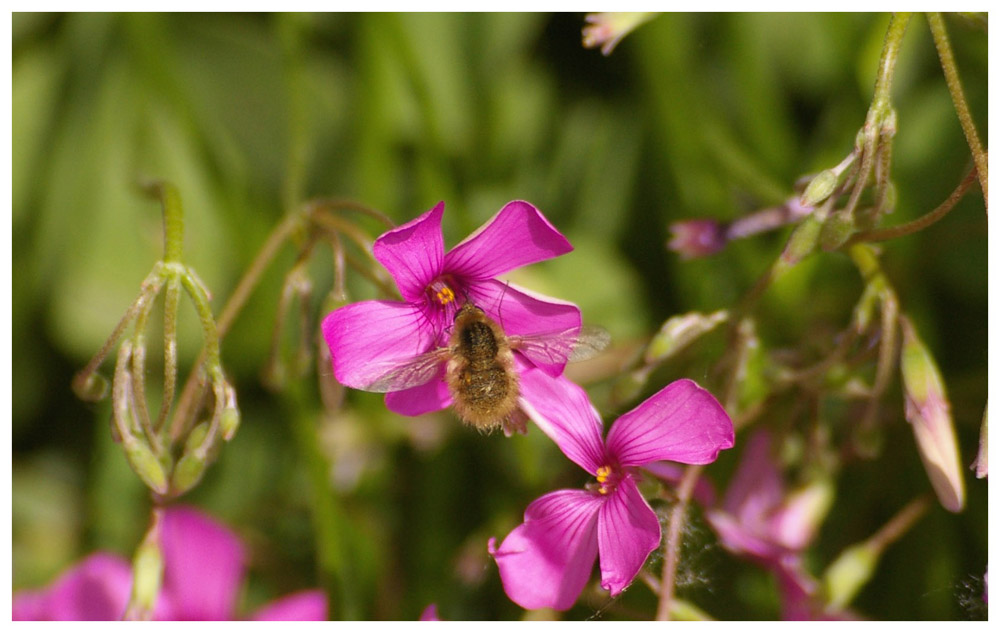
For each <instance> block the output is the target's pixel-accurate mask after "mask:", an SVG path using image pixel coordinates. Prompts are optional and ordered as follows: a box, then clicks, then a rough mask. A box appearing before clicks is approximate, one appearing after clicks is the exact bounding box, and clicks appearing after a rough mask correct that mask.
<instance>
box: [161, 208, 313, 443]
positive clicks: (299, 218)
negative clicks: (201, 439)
mask: <svg viewBox="0 0 1000 633" xmlns="http://www.w3.org/2000/svg"><path fill="white" fill-rule="evenodd" d="M304 222H305V219H304V218H303V215H302V214H299V213H293V214H290V215H288V216H286V217H285V219H284V220H282V221H281V224H279V225H278V226H277V227H275V228H274V230H273V231H271V234H270V235H268V237H267V240H266V241H265V242H264V245H263V246H262V247H261V249H260V252H258V253H257V256H256V257H255V258H254V260H253V262H252V263H251V264H250V268H248V269H247V271H246V272H245V273H244V274H243V277H242V278H241V279H240V282H239V283H238V284H237V285H236V289H235V290H233V294H232V295H230V297H229V300H228V301H226V305H225V307H223V308H222V312H221V313H220V314H219V320H218V321H217V322H216V324H215V331H216V336H217V339H216V340H217V341H218V340H221V339H222V338H223V337H224V336H225V335H226V332H228V331H229V328H230V326H231V325H232V324H233V321H235V320H236V316H237V315H238V314H239V312H240V310H242V309H243V305H244V304H245V303H246V302H247V299H249V298H250V294H251V293H252V292H253V290H254V288H256V287H257V283H258V282H259V281H260V278H261V276H263V274H264V271H265V270H266V269H267V265H268V264H270V263H271V260H272V259H274V257H275V255H277V253H278V249H280V248H281V245H282V244H284V242H285V240H286V239H288V238H289V236H291V235H292V234H293V233H295V232H296V231H298V230H300V229H301V228H302V226H303V223H304ZM205 358H206V350H205V349H202V351H201V354H200V355H199V356H198V360H196V361H195V364H194V367H195V368H198V367H201V366H202V364H203V363H204V362H205ZM197 376H198V371H197V370H195V371H192V372H191V373H190V375H188V379H187V381H186V382H185V383H184V389H183V390H182V391H181V397H180V400H178V402H177V409H176V410H175V411H174V418H173V421H172V422H171V425H170V437H171V438H172V439H174V440H177V439H178V438H180V436H181V434H182V433H183V430H184V427H185V426H186V421H187V420H189V419H190V418H191V417H192V416H193V415H194V414H195V412H196V411H195V408H196V407H197V406H198V403H199V402H201V399H202V396H203V395H204V390H203V388H202V385H200V384H199V382H198V380H197Z"/></svg>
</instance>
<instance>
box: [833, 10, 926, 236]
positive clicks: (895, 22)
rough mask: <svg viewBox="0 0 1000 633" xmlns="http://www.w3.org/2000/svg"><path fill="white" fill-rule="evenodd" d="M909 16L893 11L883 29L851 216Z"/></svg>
mask: <svg viewBox="0 0 1000 633" xmlns="http://www.w3.org/2000/svg"><path fill="white" fill-rule="evenodd" d="M910 17H911V14H910V13H895V14H893V16H892V17H891V18H890V19H889V28H888V29H887V30H886V33H885V42H884V43H883V45H882V57H881V58H880V59H879V63H878V75H876V77H875V90H874V94H873V95H872V104H871V106H870V107H869V108H868V116H867V117H866V119H865V127H864V149H863V150H862V153H861V168H860V170H859V173H858V179H857V181H856V182H855V183H854V190H853V191H851V197H850V199H849V200H848V202H847V205H846V206H845V207H844V211H843V212H844V213H845V214H846V215H849V216H851V217H853V215H854V209H855V207H856V206H857V204H858V200H859V199H860V197H861V192H862V191H863V190H864V188H865V187H866V186H867V185H868V176H869V174H870V173H871V169H872V163H873V162H874V160H875V147H876V146H877V145H878V137H879V132H880V129H879V128H880V125H881V121H882V119H883V117H885V115H886V114H887V113H888V111H889V108H890V107H891V106H890V97H891V93H892V78H893V75H894V74H895V71H896V60H897V59H898V57H899V46H900V44H901V43H902V41H903V35H905V34H906V26H907V25H908V24H909V23H910Z"/></svg>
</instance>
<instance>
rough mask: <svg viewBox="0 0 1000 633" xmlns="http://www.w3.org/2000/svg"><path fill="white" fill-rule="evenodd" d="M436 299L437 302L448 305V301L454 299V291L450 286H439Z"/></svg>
mask: <svg viewBox="0 0 1000 633" xmlns="http://www.w3.org/2000/svg"><path fill="white" fill-rule="evenodd" d="M437 300H438V303H440V304H441V305H443V306H445V305H448V304H449V303H451V302H452V301H454V300H455V293H454V292H453V291H452V289H451V288H449V287H448V286H445V287H444V288H441V289H440V290H438V291H437Z"/></svg>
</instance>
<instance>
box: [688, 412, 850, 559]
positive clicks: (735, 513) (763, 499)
mask: <svg viewBox="0 0 1000 633" xmlns="http://www.w3.org/2000/svg"><path fill="white" fill-rule="evenodd" d="M832 498H833V491H832V489H831V488H830V486H829V484H827V483H825V482H823V481H822V480H818V481H815V482H813V483H812V484H811V485H809V486H807V487H804V488H801V489H799V490H797V491H795V492H792V493H787V492H786V490H785V485H784V482H783V481H782V478H781V474H780V473H779V472H778V468H777V466H776V465H775V464H774V460H773V458H772V457H771V438H770V435H769V434H768V433H767V432H766V431H757V432H756V433H754V434H753V435H752V436H751V437H750V439H749V440H748V441H747V446H746V449H744V453H743V456H742V457H741V460H740V465H739V467H738V468H737V470H736V473H735V474H734V475H733V479H732V483H731V484H730V486H729V489H728V490H727V491H726V495H725V497H724V498H723V501H722V507H721V508H718V509H713V510H709V511H708V512H707V513H706V515H705V516H706V518H707V519H708V521H709V523H711V525H712V527H713V528H714V529H715V531H716V533H717V534H718V535H719V539H720V541H721V542H722V545H723V547H725V548H726V549H728V550H729V551H731V552H733V553H736V554H745V555H747V556H750V557H752V558H755V559H757V560H758V561H760V562H765V563H772V562H773V563H778V562H781V560H782V559H784V558H785V557H787V556H789V555H797V554H798V553H799V552H801V551H802V550H803V549H805V548H806V547H807V546H808V545H809V543H811V542H812V540H813V538H814V537H815V535H816V530H817V529H818V527H819V525H820V523H821V522H822V521H823V518H824V517H825V516H826V512H827V510H829V508H830V503H831V501H832Z"/></svg>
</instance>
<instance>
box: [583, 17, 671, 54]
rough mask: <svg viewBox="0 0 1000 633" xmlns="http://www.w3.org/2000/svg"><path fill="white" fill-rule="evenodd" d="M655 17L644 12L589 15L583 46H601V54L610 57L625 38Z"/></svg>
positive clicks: (584, 30)
mask: <svg viewBox="0 0 1000 633" xmlns="http://www.w3.org/2000/svg"><path fill="white" fill-rule="evenodd" d="M654 16H656V13H646V12H642V11H635V12H628V11H620V12H609V13H588V14H587V16H586V17H585V18H584V20H586V21H587V25H586V26H585V27H583V46H584V48H595V47H597V46H600V47H601V53H603V54H604V55H605V56H607V55H610V54H611V51H613V50H614V49H615V46H617V45H618V42H620V41H621V40H622V38H623V37H625V36H626V35H628V34H629V33H631V32H632V31H634V30H635V29H636V28H638V27H639V26H641V25H643V24H645V23H646V22H649V21H650V20H652V19H653V17H654Z"/></svg>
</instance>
